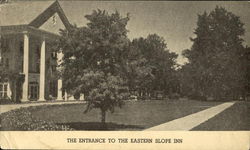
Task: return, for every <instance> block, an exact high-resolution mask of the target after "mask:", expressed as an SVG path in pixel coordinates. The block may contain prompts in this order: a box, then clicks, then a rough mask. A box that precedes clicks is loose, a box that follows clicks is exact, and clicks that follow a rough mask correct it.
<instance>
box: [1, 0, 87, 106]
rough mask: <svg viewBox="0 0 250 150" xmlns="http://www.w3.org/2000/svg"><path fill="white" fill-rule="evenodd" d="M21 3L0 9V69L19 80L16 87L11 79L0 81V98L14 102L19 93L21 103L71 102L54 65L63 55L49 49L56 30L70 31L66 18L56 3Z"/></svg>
mask: <svg viewBox="0 0 250 150" xmlns="http://www.w3.org/2000/svg"><path fill="white" fill-rule="evenodd" d="M25 3H26V4H25ZM25 3H21V2H19V3H18V2H17V3H10V4H5V6H2V8H1V9H0V10H1V13H0V14H1V15H2V16H1V15H0V43H1V45H0V67H2V68H4V71H8V72H12V73H14V74H17V75H18V76H20V77H22V78H23V79H22V82H21V84H20V85H18V81H17V78H14V77H13V79H12V78H8V79H1V80H0V98H2V99H3V98H8V99H11V98H12V99H13V97H15V98H14V99H16V97H18V93H19V98H17V99H20V100H21V102H26V101H46V100H54V99H56V100H74V98H73V97H72V96H70V95H67V92H64V91H62V80H61V79H58V77H57V69H58V68H57V65H58V63H59V62H60V59H61V58H62V56H63V55H62V54H60V53H59V54H58V51H55V50H54V49H53V43H54V42H55V40H57V39H58V38H59V34H58V33H59V29H60V28H64V29H67V30H68V29H70V26H71V25H70V23H69V21H68V19H67V17H66V15H65V14H64V12H63V10H62V8H61V6H60V4H59V2H58V1H55V2H25ZM45 3H46V4H45ZM31 5H33V6H31ZM26 8H29V10H26V11H27V13H26V14H23V13H24V12H25V9H26ZM30 8H33V9H34V11H32V9H30ZM11 11H12V12H11ZM13 13H18V14H13ZM25 15H26V16H25ZM18 16H19V18H17V17H18ZM25 17H26V18H25ZM14 80H16V81H14ZM81 99H82V97H81Z"/></svg>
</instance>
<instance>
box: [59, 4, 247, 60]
mask: <svg viewBox="0 0 250 150" xmlns="http://www.w3.org/2000/svg"><path fill="white" fill-rule="evenodd" d="M59 2H60V4H61V5H62V8H63V10H64V11H65V13H66V15H67V17H68V18H69V20H70V22H71V23H75V24H77V25H78V26H83V25H86V22H87V21H86V19H85V18H84V16H85V15H86V14H90V13H91V12H92V10H94V9H97V8H99V9H105V10H107V11H108V12H110V13H111V12H113V11H115V10H118V11H119V12H120V13H121V14H123V15H125V14H126V13H130V16H131V19H130V21H129V23H128V26H127V28H128V30H129V34H128V36H129V38H130V39H133V38H137V37H141V36H142V37H146V36H147V35H148V34H153V33H156V34H158V35H160V36H163V37H164V39H165V40H166V43H167V46H168V48H169V49H170V51H173V52H176V53H178V54H181V51H182V50H184V49H188V48H190V46H191V45H192V42H191V41H190V40H189V38H190V37H192V36H194V35H193V31H194V29H195V28H196V22H197V14H201V13H203V12H204V11H207V12H210V11H211V10H212V9H214V8H215V7H216V5H218V6H223V7H225V8H226V9H227V10H228V11H231V12H233V13H234V14H236V15H238V16H240V19H241V21H242V22H243V23H245V29H246V34H245V38H244V39H245V41H246V43H245V44H247V45H250V33H249V31H250V2H246V1H245V2H232V1H230V2H225V1H224V2H207V1H205V2H198V1H195V2H185V1H178V2H174V1H65V0H64V1H63V0H60V1H59ZM177 61H178V63H181V64H182V63H183V62H185V60H184V59H183V58H182V57H179V58H178V60H177Z"/></svg>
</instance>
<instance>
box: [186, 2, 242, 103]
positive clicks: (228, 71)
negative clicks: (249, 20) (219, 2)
mask: <svg viewBox="0 0 250 150" xmlns="http://www.w3.org/2000/svg"><path fill="white" fill-rule="evenodd" d="M243 25H244V24H243V23H242V22H241V21H240V18H239V17H238V16H236V15H234V14H233V13H231V12H228V11H227V10H226V9H224V8H222V7H218V6H217V7H216V8H215V10H213V11H211V12H210V13H209V14H207V13H206V12H204V13H203V14H202V15H198V22H197V28H196V29H195V32H194V34H195V35H196V37H195V38H191V41H192V42H193V45H192V47H191V49H190V50H185V51H184V52H183V55H184V56H185V57H187V58H188V60H189V64H188V68H189V69H188V71H189V75H188V76H187V78H189V81H190V82H189V84H191V85H192V88H193V91H194V93H195V94H196V95H198V96H201V97H214V98H216V99H221V98H223V97H227V96H228V97H230V98H232V97H234V98H237V97H239V96H240V95H242V92H243V91H244V89H243V88H244V86H243V85H244V81H245V77H244V76H245V75H244V74H245V73H244V72H243V71H242V67H243V66H244V64H243V63H242V56H243V55H244V47H243V39H242V36H243V35H244V32H245V30H244V28H243ZM185 68H187V67H185ZM186 71H187V70H186Z"/></svg>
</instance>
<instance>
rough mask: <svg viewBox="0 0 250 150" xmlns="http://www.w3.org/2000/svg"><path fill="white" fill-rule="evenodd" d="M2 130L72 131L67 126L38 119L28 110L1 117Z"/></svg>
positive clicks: (22, 109) (16, 111)
mask: <svg viewBox="0 0 250 150" xmlns="http://www.w3.org/2000/svg"><path fill="white" fill-rule="evenodd" d="M0 119H1V127H0V129H1V130H14V131H15V130H19V131H41V130H46V131H49V130H50V131H54V130H72V129H71V128H69V127H68V126H65V125H56V124H55V123H53V122H48V121H44V120H39V119H36V118H35V117H34V116H33V115H32V114H31V112H30V111H29V110H28V109H27V108H20V109H17V110H13V111H10V112H6V113H3V114H1V115H0Z"/></svg>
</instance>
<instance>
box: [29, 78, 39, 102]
mask: <svg viewBox="0 0 250 150" xmlns="http://www.w3.org/2000/svg"><path fill="white" fill-rule="evenodd" d="M38 96H39V85H38V83H37V82H30V83H29V98H30V99H38Z"/></svg>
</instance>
